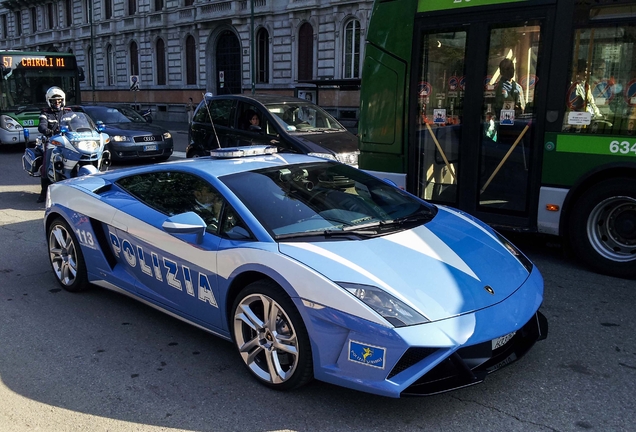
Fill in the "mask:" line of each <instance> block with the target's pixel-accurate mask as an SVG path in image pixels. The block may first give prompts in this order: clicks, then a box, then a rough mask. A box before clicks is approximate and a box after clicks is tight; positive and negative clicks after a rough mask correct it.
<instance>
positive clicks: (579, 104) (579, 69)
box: [570, 59, 601, 118]
mask: <svg viewBox="0 0 636 432" xmlns="http://www.w3.org/2000/svg"><path fill="white" fill-rule="evenodd" d="M574 80H575V82H574V94H573V95H570V101H571V102H570V106H571V108H572V110H573V111H580V112H588V113H590V114H592V117H593V118H594V117H601V113H600V111H599V109H598V107H597V106H596V102H595V101H594V96H593V95H592V90H591V89H590V84H589V83H588V74H587V61H585V59H579V60H578V62H577V64H576V73H575V78H574Z"/></svg>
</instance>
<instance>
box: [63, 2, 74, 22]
mask: <svg viewBox="0 0 636 432" xmlns="http://www.w3.org/2000/svg"><path fill="white" fill-rule="evenodd" d="M64 13H65V15H66V16H65V18H66V27H70V26H72V25H73V0H66V7H65V8H64Z"/></svg>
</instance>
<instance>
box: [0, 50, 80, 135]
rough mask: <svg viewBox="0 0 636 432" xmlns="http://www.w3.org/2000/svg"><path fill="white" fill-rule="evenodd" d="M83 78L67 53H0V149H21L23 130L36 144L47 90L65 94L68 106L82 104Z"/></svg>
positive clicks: (74, 61)
mask: <svg viewBox="0 0 636 432" xmlns="http://www.w3.org/2000/svg"><path fill="white" fill-rule="evenodd" d="M83 75H84V74H83V71H82V69H81V68H80V67H78V66H77V62H76V60H75V56H74V55H73V54H70V53H58V52H24V51H0V78H2V79H0V145H24V144H25V138H24V129H29V141H30V142H34V141H35V139H36V136H37V127H38V124H39V120H38V119H39V116H40V110H41V109H42V108H43V107H45V106H47V105H46V101H45V100H44V95H45V93H46V91H47V90H48V89H49V87H52V86H58V87H60V88H61V89H62V90H64V92H65V93H66V104H67V105H70V104H79V103H81V101H80V81H81V80H83V79H84V77H83Z"/></svg>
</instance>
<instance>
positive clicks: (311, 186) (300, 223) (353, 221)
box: [220, 162, 437, 240]
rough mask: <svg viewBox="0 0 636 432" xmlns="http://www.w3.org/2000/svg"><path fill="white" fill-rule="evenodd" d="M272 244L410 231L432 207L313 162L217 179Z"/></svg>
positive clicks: (340, 167) (344, 169) (358, 174)
mask: <svg viewBox="0 0 636 432" xmlns="http://www.w3.org/2000/svg"><path fill="white" fill-rule="evenodd" d="M220 180H221V181H223V182H224V183H225V184H226V185H227V186H228V187H229V188H230V189H231V190H232V192H234V194H235V195H236V196H237V197H238V198H239V199H240V200H241V201H242V202H243V204H245V206H246V207H247V208H248V209H249V210H250V212H251V213H252V214H253V215H254V216H255V217H256V218H257V219H258V220H259V221H260V222H261V224H262V225H263V227H264V228H265V229H266V230H267V231H268V232H269V233H270V234H271V235H272V237H273V238H275V239H277V240H287V239H293V238H299V239H301V238H303V237H312V236H322V237H325V238H335V237H340V238H342V239H346V238H354V237H356V236H357V237H360V236H363V237H369V236H377V235H383V234H387V233H390V232H395V231H398V230H403V229H408V228H413V227H414V226H417V225H421V224H423V223H425V222H427V221H429V220H430V219H431V218H432V217H434V215H435V214H436V212H437V208H436V207H435V206H433V205H431V204H427V203H424V202H423V201H420V200H418V199H417V198H415V197H413V196H412V195H410V194H408V193H406V192H404V191H402V190H400V189H398V188H396V187H394V186H392V185H389V184H388V183H385V182H384V181H382V180H380V179H378V178H376V177H373V176H371V175H369V174H367V173H365V172H363V171H360V170H357V169H354V168H351V167H349V166H347V165H345V164H340V163H336V162H314V163H305V164H297V165H287V166H284V167H276V168H266V169H261V170H256V171H248V172H242V173H237V174H232V175H228V176H223V177H221V178H220Z"/></svg>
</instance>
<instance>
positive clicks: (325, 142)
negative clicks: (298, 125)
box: [293, 132, 358, 153]
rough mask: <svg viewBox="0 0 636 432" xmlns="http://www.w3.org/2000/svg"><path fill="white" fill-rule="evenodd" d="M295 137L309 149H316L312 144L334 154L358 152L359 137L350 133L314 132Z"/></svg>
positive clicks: (295, 135)
mask: <svg viewBox="0 0 636 432" xmlns="http://www.w3.org/2000/svg"><path fill="white" fill-rule="evenodd" d="M293 136H294V138H296V139H298V140H300V141H302V142H303V143H304V144H305V145H308V146H309V148H315V146H313V145H311V144H317V145H319V146H320V147H323V148H326V149H329V150H331V151H332V152H334V153H352V152H355V151H357V150H358V137H356V136H355V135H353V134H352V133H350V132H313V133H308V134H294V135H293Z"/></svg>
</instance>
